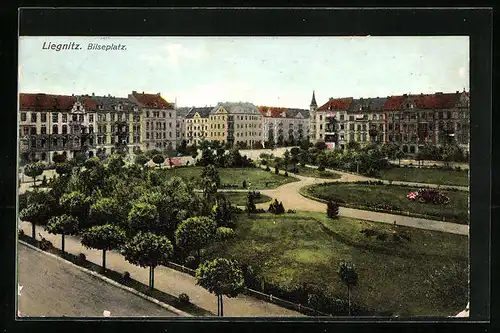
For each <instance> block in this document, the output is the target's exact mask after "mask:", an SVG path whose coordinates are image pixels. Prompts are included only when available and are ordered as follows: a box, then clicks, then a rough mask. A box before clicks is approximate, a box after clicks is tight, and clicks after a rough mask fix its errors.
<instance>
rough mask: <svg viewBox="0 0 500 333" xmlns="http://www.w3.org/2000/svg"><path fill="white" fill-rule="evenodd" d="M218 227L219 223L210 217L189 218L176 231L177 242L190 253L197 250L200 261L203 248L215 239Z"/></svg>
mask: <svg viewBox="0 0 500 333" xmlns="http://www.w3.org/2000/svg"><path fill="white" fill-rule="evenodd" d="M216 228H217V224H216V223H215V221H214V220H212V219H211V218H209V217H206V216H200V217H191V218H188V219H186V220H184V221H183V222H182V223H181V224H179V227H178V228H177V230H176V231H175V243H176V244H177V246H179V247H180V248H181V249H183V250H185V251H187V252H188V253H190V252H195V253H196V256H197V259H198V262H200V259H201V249H202V248H204V247H205V246H207V245H208V244H209V243H210V242H212V241H213V240H214V238H215V230H216Z"/></svg>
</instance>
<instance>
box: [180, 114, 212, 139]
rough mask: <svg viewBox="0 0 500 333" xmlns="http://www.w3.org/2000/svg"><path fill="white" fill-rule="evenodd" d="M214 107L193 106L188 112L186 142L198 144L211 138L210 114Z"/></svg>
mask: <svg viewBox="0 0 500 333" xmlns="http://www.w3.org/2000/svg"><path fill="white" fill-rule="evenodd" d="M212 109H213V107H212V106H210V107H201V108H197V107H192V108H191V109H190V110H189V112H188V113H187V114H186V117H185V119H186V120H185V121H186V142H187V144H188V145H194V144H196V145H198V144H199V143H200V142H201V141H204V140H208V139H209V120H210V118H209V116H210V112H211V111H212Z"/></svg>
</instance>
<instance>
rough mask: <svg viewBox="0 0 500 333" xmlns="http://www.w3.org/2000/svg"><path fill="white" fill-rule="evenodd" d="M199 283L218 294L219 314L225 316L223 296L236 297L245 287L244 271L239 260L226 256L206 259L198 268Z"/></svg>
mask: <svg viewBox="0 0 500 333" xmlns="http://www.w3.org/2000/svg"><path fill="white" fill-rule="evenodd" d="M196 278H197V279H198V282H197V284H198V285H200V286H202V287H203V288H205V289H207V290H208V291H209V292H210V293H212V294H215V295H216V296H217V303H218V309H219V311H218V315H219V316H224V306H223V301H222V296H223V295H226V296H227V297H236V296H238V294H239V293H240V292H242V291H243V289H244V278H243V272H242V271H241V269H240V268H239V265H238V262H236V261H234V260H229V259H225V258H216V259H214V260H212V261H206V262H204V263H203V264H201V265H200V266H199V267H198V269H197V270H196Z"/></svg>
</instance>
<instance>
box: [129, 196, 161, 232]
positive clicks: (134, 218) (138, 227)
mask: <svg viewBox="0 0 500 333" xmlns="http://www.w3.org/2000/svg"><path fill="white" fill-rule="evenodd" d="M159 217H160V216H159V214H158V209H157V208H156V206H155V205H152V204H149V203H146V202H138V203H135V204H134V205H133V206H132V209H131V210H130V212H129V213H128V222H129V225H130V228H131V229H132V230H135V231H156V230H157V228H158V222H159Z"/></svg>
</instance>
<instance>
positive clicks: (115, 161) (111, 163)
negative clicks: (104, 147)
mask: <svg viewBox="0 0 500 333" xmlns="http://www.w3.org/2000/svg"><path fill="white" fill-rule="evenodd" d="M124 165H125V162H124V161H123V158H122V157H121V156H120V155H118V154H113V155H111V156H110V157H109V158H108V164H107V170H108V171H109V172H110V173H111V174H112V175H117V174H119V173H120V171H121V170H122V167H123V166H124Z"/></svg>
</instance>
